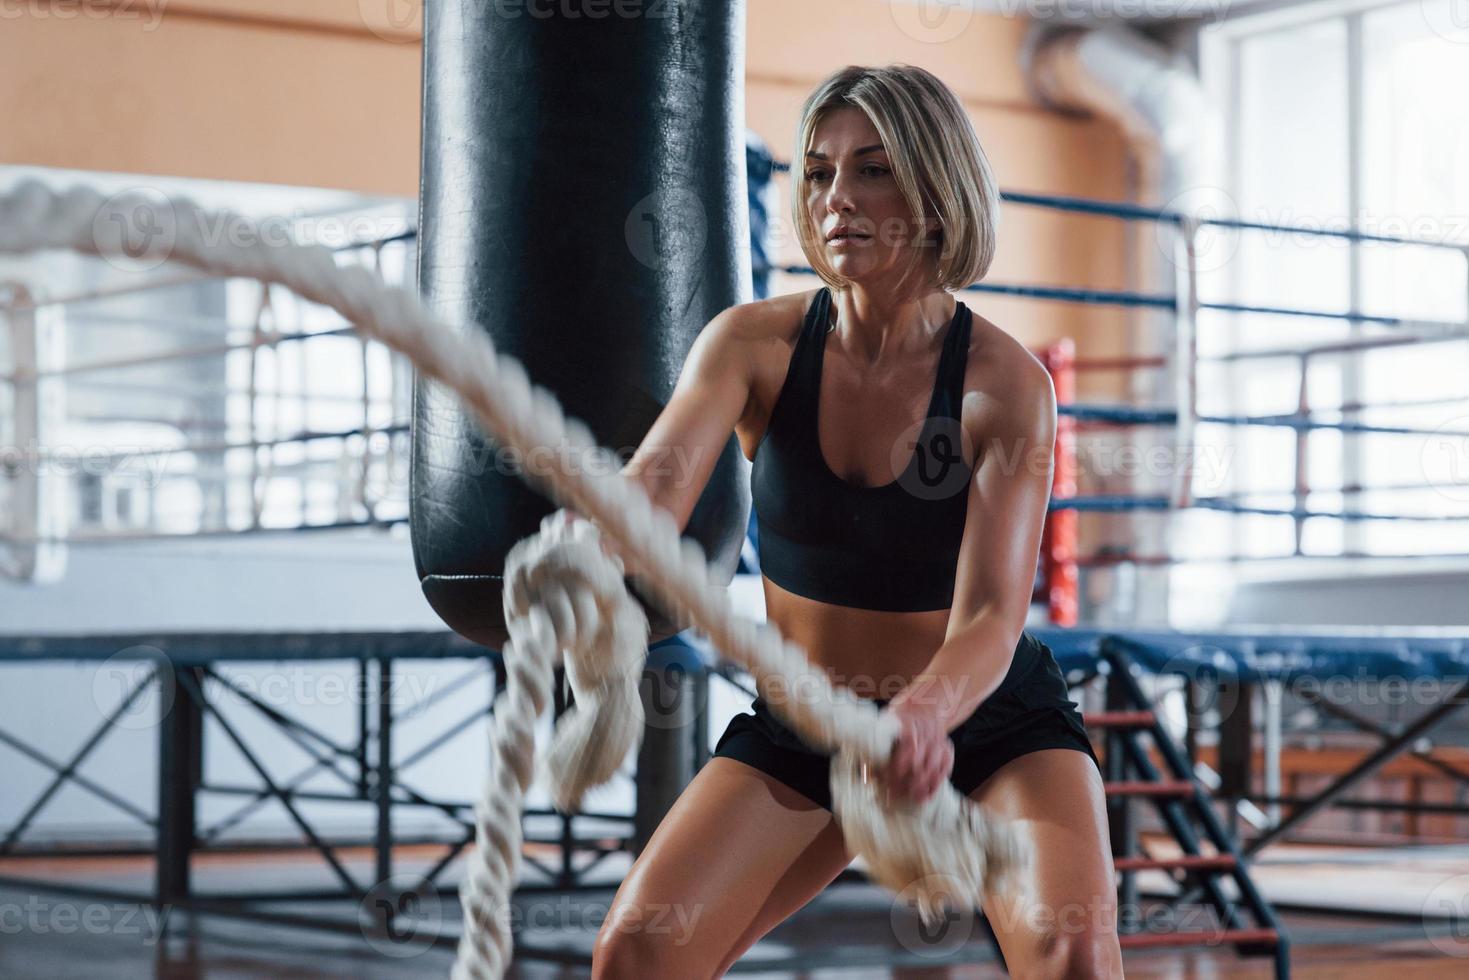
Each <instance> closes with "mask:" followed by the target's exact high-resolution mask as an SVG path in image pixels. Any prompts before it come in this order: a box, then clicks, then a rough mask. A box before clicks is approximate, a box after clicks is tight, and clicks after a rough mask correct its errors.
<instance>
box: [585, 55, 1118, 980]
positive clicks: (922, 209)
mask: <svg viewBox="0 0 1469 980" xmlns="http://www.w3.org/2000/svg"><path fill="white" fill-rule="evenodd" d="M795 145H796V146H797V147H798V148H799V153H798V155H797V157H798V158H797V159H796V160H795V161H794V162H793V164H792V175H793V192H792V198H793V200H792V204H793V218H794V224H795V227H796V229H797V233H798V236H799V240H800V242H801V246H802V249H803V250H804V251H805V254H806V256H807V257H808V259H809V260H810V263H811V265H812V267H813V268H814V269H815V270H816V272H817V273H818V274H819V275H820V276H821V278H822V280H823V281H824V282H825V283H826V284H827V285H826V286H825V287H823V288H821V289H817V290H810V291H807V292H804V293H799V294H794V295H788V296H780V297H776V298H773V299H770V300H766V301H762V302H757V303H750V304H745V305H741V306H737V307H734V308H732V309H729V310H726V311H725V312H723V313H721V314H720V315H719V316H717V317H715V318H714V320H713V321H711V322H710V323H709V325H708V326H707V327H706V329H705V330H704V331H703V332H702V333H701V334H700V335H699V337H698V339H697V341H696V342H695V344H694V345H693V348H692V350H691V351H690V353H689V357H688V360H687V362H686V364H685V366H684V369H683V372H682V375H681V377H680V380H679V383H678V385H677V387H676V389H675V391H674V393H673V396H672V397H671V399H670V401H669V403H668V405H667V407H666V408H665V409H664V410H663V412H662V413H661V414H660V415H659V417H658V419H657V421H656V423H655V424H654V425H653V427H652V429H651V430H650V431H649V433H648V436H647V438H646V439H645V440H644V442H643V444H642V445H641V446H640V447H639V449H638V452H637V453H636V454H635V455H634V457H633V458H632V460H631V461H630V462H629V463H628V465H627V467H626V469H625V471H624V472H625V473H626V474H627V475H628V476H630V477H632V478H634V479H637V480H638V481H639V482H640V483H641V484H642V485H643V486H644V487H645V488H646V489H647V491H648V493H649V494H650V496H651V497H652V499H653V501H654V503H655V504H657V505H658V506H661V507H663V508H665V509H667V510H668V511H670V512H671V513H673V514H674V515H675V516H676V517H677V519H678V520H679V522H680V526H683V524H684V523H686V522H687V521H688V518H689V514H690V513H691V511H692V510H693V507H694V503H695V501H696V500H697V499H698V497H699V495H700V493H701V492H702V490H703V488H704V486H705V484H706V482H707V480H708V478H709V474H710V471H711V470H712V469H713V465H714V462H715V460H716V459H717V457H718V455H719V450H720V448H721V447H722V446H723V445H724V443H725V441H726V440H727V439H728V438H729V434H730V432H731V431H734V432H735V433H736V434H737V436H738V437H739V440H740V442H741V445H742V447H743V449H744V451H745V455H746V456H747V457H749V458H751V459H752V460H753V469H752V472H751V486H752V489H753V492H754V500H755V509H756V514H757V518H758V521H759V526H758V531H759V535H760V559H761V571H762V575H763V585H764V591H765V598H766V609H767V615H768V617H769V619H770V620H771V621H772V622H773V623H775V624H776V625H777V626H778V627H779V629H780V631H781V633H783V634H784V635H785V636H787V637H789V638H790V639H792V640H794V641H795V642H797V643H799V644H800V645H801V646H802V647H804V648H805V650H806V651H807V653H808V654H809V655H810V657H811V658H812V660H813V662H814V663H816V664H818V665H820V666H821V667H822V668H824V669H825V670H826V672H827V673H828V675H829V677H830V678H831V680H832V682H833V683H835V684H840V685H845V686H846V687H848V688H850V689H851V690H852V692H853V693H854V694H857V695H858V696H860V697H865V698H871V699H873V700H874V701H875V702H876V703H878V704H880V705H882V706H883V710H884V711H886V712H888V713H890V714H892V715H894V716H895V717H896V718H897V719H898V720H899V722H900V726H901V733H902V734H901V737H900V740H899V742H898V744H897V746H896V747H895V749H894V752H893V755H892V757H891V759H890V761H889V764H888V766H887V767H886V768H885V771H884V772H883V773H882V774H881V780H882V783H883V785H884V788H885V790H886V792H888V793H889V794H891V795H893V796H896V797H904V798H911V799H915V800H920V801H921V800H924V799H927V798H928V797H929V796H931V795H932V794H933V793H934V792H936V791H937V789H938V787H939V785H940V783H941V781H942V780H944V779H949V780H950V782H951V783H953V785H954V786H955V787H956V788H957V789H958V790H959V791H960V792H962V793H965V794H967V795H968V796H969V797H970V798H971V799H973V800H974V801H975V802H976V803H978V804H980V805H982V806H983V807H984V808H985V809H986V810H987V811H988V812H989V813H991V814H994V815H995V816H997V817H1002V818H1007V819H1017V820H1025V821H1027V822H1028V828H1029V829H1030V830H1031V832H1032V833H1033V839H1034V842H1035V845H1036V855H1037V861H1036V866H1035V871H1034V881H1033V883H1032V887H1031V888H1030V894H1029V901H1028V902H1027V904H1026V906H1025V907H1023V908H1017V907H1008V908H1007V907H1006V902H1005V901H1004V900H1003V899H1002V898H1001V897H998V896H996V897H987V901H986V902H985V909H986V912H987V914H988V915H989V918H990V921H991V924H992V925H993V927H994V929H995V931H996V934H997V935H998V937H999V940H1000V945H1001V948H1002V949H1003V951H1004V954H1005V958H1006V961H1007V963H1008V966H1009V968H1010V970H1011V972H1012V973H1013V974H1014V975H1015V976H1024V977H1065V978H1068V980H1076V978H1082V977H1115V976H1121V975H1122V967H1121V954H1120V951H1119V948H1118V943H1117V937H1116V927H1115V918H1116V908H1115V902H1116V893H1115V885H1114V883H1113V876H1112V861H1111V851H1110V847H1109V845H1108V839H1107V833H1106V815H1105V809H1104V801H1103V792H1102V781H1101V774H1100V771H1099V769H1098V766H1097V762H1096V757H1095V756H1094V755H1093V754H1092V750H1091V745H1090V743H1089V742H1088V741H1087V739H1086V735H1085V731H1084V729H1083V728H1082V726H1081V719H1080V715H1079V713H1078V712H1077V710H1076V706H1075V705H1074V704H1073V703H1072V702H1071V700H1070V698H1069V696H1068V693H1067V690H1066V685H1065V681H1064V679H1063V678H1062V675H1061V673H1060V671H1059V669H1058V668H1057V667H1056V663H1055V660H1054V658H1053V657H1052V656H1051V653H1050V651H1049V650H1048V649H1046V648H1045V647H1044V646H1043V645H1041V644H1039V643H1038V642H1036V641H1035V640H1033V639H1031V638H1030V637H1028V636H1025V635H1024V633H1023V627H1024V623H1025V617H1026V613H1027V611H1028V608H1029V604H1030V594H1031V587H1032V582H1033V578H1034V573H1035V565H1036V555H1037V553H1038V550H1039V542H1040V534H1041V526H1042V522H1043V519H1044V517H1045V512H1046V504H1047V500H1048V498H1049V493H1050V482H1051V452H1052V447H1053V444H1054V436H1055V398H1054V394H1053V392H1052V389H1051V385H1050V378H1049V376H1048V375H1047V373H1046V371H1045V369H1044V368H1043V367H1042V366H1041V365H1040V364H1039V362H1037V361H1036V360H1035V359H1034V358H1033V357H1031V355H1030V354H1029V353H1028V352H1027V351H1026V350H1025V349H1024V348H1023V347H1022V346H1021V345H1020V344H1018V343H1017V342H1016V341H1014V340H1013V339H1011V338H1010V337H1009V336H1008V335H1006V334H1005V333H1004V332H1003V331H1002V330H1000V329H999V328H998V327H996V326H995V325H994V324H992V323H989V322H988V321H986V320H984V319H983V318H981V317H978V316H974V315H973V314H972V313H970V311H969V310H968V309H967V308H966V307H965V306H964V304H962V303H959V302H957V301H956V299H955V297H954V296H953V295H952V293H953V291H954V290H957V289H961V288H963V287H965V286H967V285H969V284H970V283H972V282H975V281H976V280H978V279H980V278H981V277H983V276H984V274H985V272H986V271H987V270H988V268H989V265H990V262H991V259H992V258H993V255H994V250H995V223H996V209H997V205H998V193H997V191H996V188H995V183H994V179H993V177H992V176H991V174H990V170H989V165H988V163H987V162H986V160H985V157H984V153H983V151H982V150H981V148H980V145H979V142H978V140H977V138H976V137H975V135H974V130H973V128H972V127H971V125H970V123H969V121H968V119H967V117H966V116H965V114H964V111H963V109H962V107H961V106H960V104H959V102H958V100H957V99H956V98H955V96H954V95H953V93H952V92H951V91H950V90H949V89H948V88H947V87H946V86H945V85H944V84H943V83H942V82H940V81H939V80H938V79H937V78H935V77H934V76H933V75H931V74H929V73H928V72H926V71H923V70H922V69H918V68H912V67H907V66H890V67H887V68H881V69H876V68H859V67H850V68H847V69H844V70H842V71H840V72H837V73H836V74H834V75H832V76H831V77H830V78H829V79H827V80H826V81H825V82H823V83H822V84H821V85H820V86H819V87H818V88H817V90H816V91H815V92H814V93H813V94H812V95H811V97H810V98H809V99H808V100H807V102H806V105H805V108H804V109H803V111H802V115H801V121H800V125H799V127H798V130H797V141H796V144H795ZM673 449H677V450H679V451H682V452H684V453H685V454H686V457H685V458H692V459H693V460H694V461H695V464H696V465H695V467H694V469H693V479H688V478H685V479H684V480H683V481H682V482H678V481H677V480H676V479H675V478H674V476H673V475H672V474H671V473H670V471H671V470H673V469H674V468H672V467H667V466H658V465H653V464H656V463H657V461H658V460H659V459H660V458H662V456H663V453H664V452H665V451H668V450H673ZM761 694H762V697H761V698H759V699H757V701H756V703H755V705H754V713H753V714H741V715H738V716H736V717H735V719H734V720H733V721H732V722H731V723H730V726H729V729H728V730H727V731H726V732H725V733H724V735H723V736H722V737H721V739H720V740H719V743H718V746H717V748H716V751H715V757H714V758H713V759H711V760H710V761H709V763H708V764H707V765H706V766H705V767H704V768H703V769H702V770H701V771H700V772H699V774H698V775H697V776H696V777H695V778H694V780H693V781H692V782H691V783H690V784H689V786H688V788H687V789H686V790H685V791H684V793H683V794H682V795H681V796H680V797H679V799H678V801H677V802H676V803H675V805H674V806H673V808H672V809H671V810H670V812H669V813H668V815H667V816H666V817H665V818H664V820H663V822H662V824H661V825H660V826H659V828H658V830H657V831H656V833H655V834H654V835H653V837H652V839H651V841H650V842H649V844H648V846H647V847H646V848H645V849H644V851H643V852H642V854H641V855H640V856H639V858H638V860H637V861H636V862H635V863H634V865H633V867H632V869H631V871H630V872H629V873H628V875H627V877H626V879H625V880H624V881H623V884H622V887H621V888H620V889H619V890H618V892H617V896H616V898H615V900H614V902H613V906H612V908H611V910H610V911H609V914H608V917H607V919H606V922H605V923H604V925H603V928H602V930H601V932H600V934H599V935H598V938H597V946H596V951H595V955H594V964H593V976H594V977H598V978H609V980H610V978H623V977H631V978H637V980H648V978H673V980H691V978H697V977H715V976H720V975H722V974H723V973H724V971H725V970H726V969H728V968H729V966H730V965H731V964H732V963H734V962H735V961H736V960H737V959H738V958H739V957H740V955H741V954H742V953H744V952H745V951H746V950H747V949H748V948H749V947H750V946H751V945H753V944H754V943H755V941H756V940H757V939H759V938H760V937H761V936H762V935H764V934H765V933H766V932H768V931H769V930H770V929H771V928H772V927H774V926H775V925H776V924H777V923H779V922H780V921H781V920H783V919H784V918H786V917H787V916H788V915H790V914H791V913H793V912H795V911H796V910H797V909H799V908H800V907H801V906H802V905H804V904H805V903H806V902H807V901H808V900H810V899H811V898H812V897H813V896H815V895H816V894H818V893H819V892H820V891H821V890H822V889H823V888H825V887H826V885H827V884H828V883H829V882H831V881H832V879H833V878H835V877H836V876H837V875H838V874H839V873H840V872H841V871H842V870H843V869H844V868H845V867H846V866H847V864H848V863H849V861H850V859H851V856H850V855H849V854H848V853H847V852H846V851H845V850H844V848H843V843H842V834H841V830H840V828H839V827H838V826H837V825H836V823H835V822H834V820H833V818H832V814H831V811H830V806H831V800H830V795H829V790H828V785H827V779H828V772H829V759H828V757H826V756H824V755H821V754H820V753H818V752H815V751H814V750H812V749H810V748H809V747H808V746H806V745H805V744H804V743H803V742H801V740H800V739H799V738H797V737H796V736H795V734H794V733H792V732H791V731H790V730H789V729H787V728H785V727H784V726H783V725H782V724H781V723H780V722H779V720H778V719H777V718H776V716H775V715H774V714H773V713H772V712H771V710H770V706H769V702H770V701H773V700H775V699H776V698H779V697H786V696H792V697H795V696H799V694H800V692H799V691H772V690H765V691H762V692H761ZM660 921H661V922H663V923H664V927H663V928H658V929H655V928H652V925H653V923H655V922H660ZM675 926H676V927H675Z"/></svg>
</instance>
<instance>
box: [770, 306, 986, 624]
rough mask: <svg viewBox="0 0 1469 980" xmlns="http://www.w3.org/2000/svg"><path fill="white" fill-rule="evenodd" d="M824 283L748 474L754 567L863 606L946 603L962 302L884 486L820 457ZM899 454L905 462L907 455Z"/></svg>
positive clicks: (957, 527) (960, 472)
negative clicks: (924, 401) (855, 477)
mask: <svg viewBox="0 0 1469 980" xmlns="http://www.w3.org/2000/svg"><path fill="white" fill-rule="evenodd" d="M830 311H831V292H830V290H828V289H825V288H823V289H822V290H821V291H820V292H819V293H817V295H816V301H815V302H814V303H812V304H811V309H810V310H809V311H808V312H807V314H806V320H805V322H804V323H803V324H802V326H801V332H800V335H799V336H798V337H797V339H796V346H795V350H794V351H793V352H792V354H791V363H790V367H789V369H788V370H787V372H786V379H785V384H784V385H783V386H782V387H781V390H780V395H779V397H778V398H777V399H776V403H775V408H774V410H773V411H772V412H771V416H770V422H769V424H768V426H767V427H766V430H765V435H764V436H763V437H762V438H761V440H760V445H759V446H758V447H756V450H755V461H754V467H753V469H752V470H751V473H750V485H751V493H752V496H753V498H754V504H755V515H756V520H757V531H758V534H759V549H760V570H761V572H762V573H763V574H765V575H766V576H767V577H769V579H770V580H771V581H772V582H774V583H775V584H776V585H779V586H780V587H781V588H783V589H785V590H787V591H789V592H794V593H796V594H798V595H803V596H806V597H808V598H811V599H816V600H818V601H821V602H828V603H832V604H835V605H839V606H853V607H857V608H861V609H876V610H885V611H895V612H919V611H924V610H932V609H947V608H949V606H950V605H951V604H952V602H953V597H954V572H955V568H956V567H957V565H958V560H959V544H960V540H961V539H962V537H963V535H964V517H965V510H966V506H967V502H968V496H969V495H968V492H967V491H968V488H969V478H970V476H971V475H972V474H973V471H974V467H973V466H972V465H965V463H964V458H963V454H962V447H963V445H964V443H963V439H962V432H961V428H960V414H959V410H960V405H961V403H962V400H963V394H964V367H965V362H966V360H967V352H968V350H969V332H970V326H971V323H972V319H971V316H970V313H969V309H968V307H966V306H965V305H964V304H963V303H959V304H958V305H957V308H956V309H955V310H954V318H953V319H952V320H951V321H950V322H949V325H948V327H947V328H945V329H946V332H945V336H944V347H943V353H942V354H941V355H940V357H939V366H938V376H937V378H936V380H935V383H934V389H933V397H932V398H931V399H930V401H929V408H928V415H927V417H926V418H925V419H924V420H923V422H922V423H915V424H914V428H913V429H910V430H909V431H908V432H906V433H905V434H904V436H903V437H902V438H901V439H900V440H899V442H898V445H896V446H894V447H893V453H892V459H893V472H895V473H898V472H900V470H899V467H903V468H902V469H901V475H899V476H898V478H897V479H896V480H894V481H892V482H891V483H887V484H883V485H882V486H873V487H859V486H856V485H854V484H851V483H849V482H847V481H846V480H844V479H842V478H841V477H839V476H837V475H836V474H835V473H833V472H832V471H831V469H830V468H829V467H828V466H827V465H826V460H825V459H824V458H823V457H822V455H821V445H820V440H819V437H818V435H817V432H818V428H817V421H816V414H817V407H818V400H819V396H820V395H819V393H820V391H821V362H822V360H823V358H824V355H825V353H826V334H827V324H828V322H829V321H830V316H831V312H830ZM905 459H906V466H904V460H905Z"/></svg>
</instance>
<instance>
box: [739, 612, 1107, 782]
mask: <svg viewBox="0 0 1469 980" xmlns="http://www.w3.org/2000/svg"><path fill="white" fill-rule="evenodd" d="M885 703H886V701H885V700H884V699H876V700H874V701H873V704H875V705H878V706H881V705H883V704H885ZM751 708H752V710H753V712H754V713H753V714H750V713H742V714H738V715H735V716H734V718H733V719H731V720H730V723H729V727H728V728H726V729H725V730H724V734H723V735H721V736H720V737H719V742H718V743H717V744H716V745H715V746H714V754H715V755H716V756H723V757H724V758H726V759H737V760H739V761H740V762H743V763H745V764H746V765H750V766H754V767H755V768H756V769H759V770H760V771H761V772H763V773H766V774H768V775H770V776H773V777H775V778H776V779H778V780H780V781H781V782H782V783H785V784H786V785H787V786H789V787H790V788H791V789H793V790H795V791H796V792H798V793H800V794H801V795H802V796H804V797H806V798H807V799H809V800H810V801H811V802H813V803H815V804H817V805H818V806H821V807H823V808H825V809H827V810H830V809H831V757H830V756H829V755H826V754H824V753H822V752H820V751H819V750H817V749H814V748H812V747H811V746H809V745H807V744H806V743H805V742H803V741H802V740H801V738H800V736H798V735H797V734H796V733H795V732H793V731H791V730H790V729H789V728H787V727H786V726H785V725H784V723H782V722H781V721H780V719H778V718H777V717H776V716H775V714H774V713H773V712H772V711H771V710H770V708H769V706H768V705H766V703H765V701H764V699H762V698H756V699H755V703H754V704H753V705H752V706H751ZM949 740H950V741H951V742H953V743H954V769H953V772H951V773H950V775H949V782H950V783H952V784H953V786H954V788H955V789H956V790H958V791H959V792H960V793H962V794H963V795H965V796H968V795H969V794H970V793H972V792H974V791H975V790H976V789H977V788H979V786H980V784H981V783H983V782H984V781H985V780H986V779H988V778H989V777H990V776H992V775H994V773H995V772H996V771H997V770H998V769H999V768H1000V767H1001V766H1003V765H1004V764H1005V763H1007V762H1009V761H1011V760H1012V759H1017V758H1019V757H1020V756H1022V755H1025V754H1026V753H1028V752H1038V751H1040V750H1041V749H1076V750H1077V751H1078V752H1085V753H1086V754H1087V755H1088V756H1090V757H1091V760H1092V762H1093V763H1094V764H1097V756H1096V753H1095V752H1094V751H1093V749H1092V743H1091V740H1090V739H1089V738H1087V734H1086V728H1085V726H1084V725H1083V724H1082V720H1081V712H1080V710H1078V708H1077V706H1076V703H1075V702H1074V701H1072V700H1071V694H1070V692H1069V691H1068V690H1067V687H1066V678H1065V675H1063V674H1062V673H1061V668H1060V667H1059V666H1058V665H1057V663H1056V658H1055V656H1054V655H1053V654H1052V653H1051V650H1050V648H1049V647H1047V646H1046V645H1045V644H1044V643H1042V642H1040V641H1039V640H1037V639H1035V638H1034V637H1032V636H1031V635H1030V634H1028V633H1025V634H1022V635H1021V637H1020V643H1019V645H1018V646H1017V647H1016V648H1015V656H1014V659H1013V660H1012V662H1011V664H1010V671H1009V672H1008V673H1007V674H1006V675H1005V679H1004V680H1003V681H1001V682H1000V686H999V687H998V688H996V689H995V693H993V694H991V695H990V696H989V697H988V698H987V699H985V701H984V703H982V704H981V705H980V706H979V707H978V708H977V709H975V711H974V713H973V714H972V715H970V716H969V717H968V718H966V719H965V720H964V722H963V723H962V724H960V725H959V726H958V727H957V728H955V729H954V730H953V731H951V732H950V733H949ZM1097 766H1098V771H1099V772H1100V769H1101V766H1100V764H1097Z"/></svg>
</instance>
